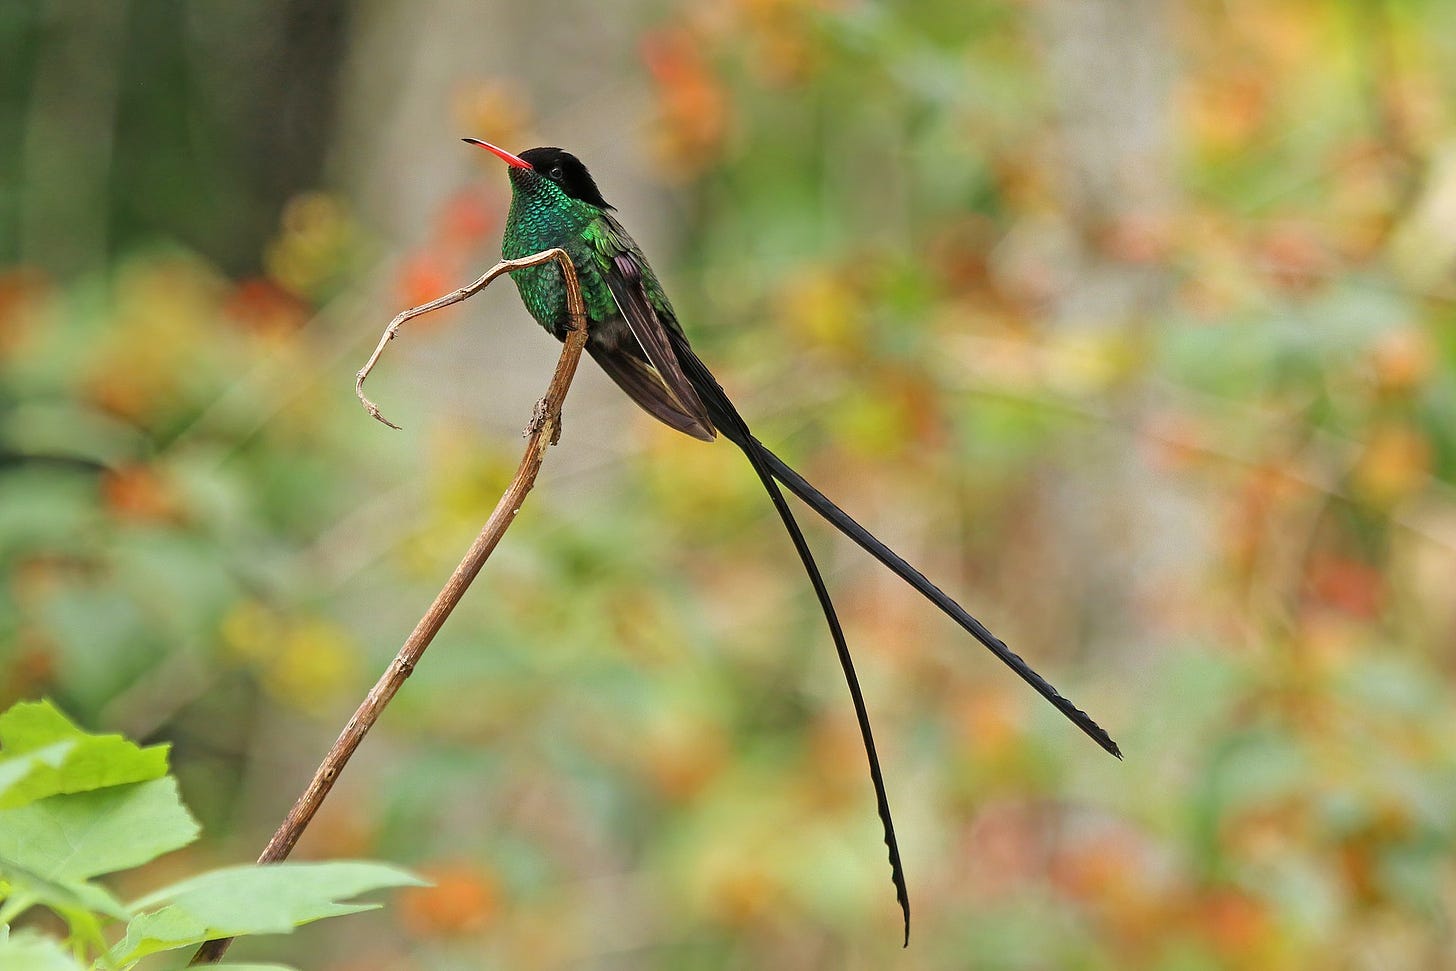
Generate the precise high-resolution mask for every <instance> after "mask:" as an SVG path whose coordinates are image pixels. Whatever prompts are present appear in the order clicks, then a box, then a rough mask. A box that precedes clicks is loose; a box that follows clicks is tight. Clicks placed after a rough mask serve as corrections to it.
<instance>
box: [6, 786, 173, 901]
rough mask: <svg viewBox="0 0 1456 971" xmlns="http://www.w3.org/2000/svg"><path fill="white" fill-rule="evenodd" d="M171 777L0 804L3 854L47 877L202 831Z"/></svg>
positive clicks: (167, 847) (119, 861) (62, 877)
mask: <svg viewBox="0 0 1456 971" xmlns="http://www.w3.org/2000/svg"><path fill="white" fill-rule="evenodd" d="M197 832H198V827H197V823H196V821H194V820H193V818H192V814H191V813H189V812H188V811H187V809H186V807H184V806H183V805H182V800H181V798H179V797H178V795H177V781H176V780H175V779H173V778H171V777H167V778H162V779H152V780H151V781H149V782H134V783H131V784H130V785H124V786H111V787H109V788H106V789H98V790H96V791H94V792H80V793H74V794H70V795H61V796H51V797H50V798H48V799H42V800H40V801H38V802H33V803H30V804H29V805H26V806H20V807H18V808H15V809H6V810H0V857H3V858H4V859H6V860H9V861H13V862H14V863H16V864H19V865H20V866H22V867H25V868H26V869H28V870H31V871H34V872H35V873H37V874H39V875H41V876H43V877H45V878H46V879H48V880H54V881H57V882H67V881H76V880H84V879H86V878H87V877H93V876H96V875H98V874H102V873H112V872H114V871H116V870H125V869H127V868H129V867H134V866H140V865H141V864H143V863H146V862H147V861H149V860H152V859H154V858H156V857H158V856H161V855H162V854H163V853H167V852H169V851H171V850H175V849H178V848H180V847H183V846H186V845H187V844H188V843H190V842H192V841H193V840H194V839H196V838H197Z"/></svg>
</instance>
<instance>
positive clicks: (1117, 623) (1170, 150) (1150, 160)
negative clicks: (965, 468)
mask: <svg viewBox="0 0 1456 971" xmlns="http://www.w3.org/2000/svg"><path fill="white" fill-rule="evenodd" d="M1038 14H1039V16H1038V21H1037V23H1038V27H1039V30H1040V34H1041V38H1042V42H1043V50H1044V54H1045V63H1046V67H1047V72H1048V74H1049V77H1050V80H1051V88H1052V92H1053V96H1054V98H1055V102H1056V105H1057V111H1058V115H1059V119H1058V121H1059V128H1058V135H1059V139H1058V141H1059V145H1058V156H1057V158H1056V159H1055V161H1054V163H1053V169H1054V171H1055V172H1056V175H1057V179H1058V183H1059V186H1058V189H1059V193H1060V196H1061V199H1062V202H1063V206H1062V212H1063V218H1064V219H1065V220H1066V221H1067V223H1068V226H1067V228H1068V230H1069V236H1070V237H1071V238H1072V239H1073V240H1075V246H1074V252H1075V261H1076V265H1075V269H1074V272H1073V273H1072V274H1071V277H1070V283H1069V284H1068V285H1067V286H1065V287H1064V288H1062V289H1061V290H1060V291H1059V292H1058V293H1057V294H1056V296H1055V298H1054V299H1053V301H1052V303H1051V305H1050V307H1049V308H1048V314H1047V326H1048V327H1049V331H1050V333H1049V337H1050V339H1051V340H1052V341H1053V342H1054V343H1058V344H1060V345H1062V346H1070V347H1072V348H1073V349H1074V351H1073V352H1074V353H1076V352H1082V353H1088V354H1092V355H1103V356H1104V358H1110V359H1111V361H1112V362H1113V363H1111V364H1109V363H1108V361H1107V360H1106V359H1104V361H1103V365H1104V366H1110V367H1111V368H1112V370H1113V371H1114V373H1117V376H1116V377H1114V378H1113V379H1112V381H1111V383H1110V384H1109V385H1108V386H1107V387H1105V388H1101V389H1089V390H1088V392H1087V393H1088V395H1089V396H1100V400H1099V401H1097V404H1098V405H1099V406H1100V407H1102V408H1103V409H1105V410H1106V411H1107V412H1108V413H1109V414H1110V415H1111V416H1112V427H1092V428H1086V429H1079V430H1078V433H1077V434H1075V435H1072V436H1069V437H1068V439H1067V441H1066V443H1065V448H1064V450H1063V453H1062V455H1061V456H1060V463H1061V465H1060V468H1059V469H1058V470H1057V471H1056V473H1055V474H1053V475H1049V476H1048V477H1047V480H1046V481H1047V483H1048V485H1047V491H1046V495H1045V498H1044V502H1045V504H1046V510H1045V512H1046V521H1047V522H1048V523H1049V524H1050V525H1051V527H1052V529H1053V530H1054V539H1053V541H1052V545H1053V546H1054V547H1055V549H1057V550H1058V560H1059V561H1060V562H1061V563H1062V564H1064V566H1063V567H1062V568H1060V569H1058V568H1057V567H1055V566H1051V568H1050V569H1049V570H1048V571H1047V573H1046V574H1045V575H1047V576H1048V577H1050V578H1055V579H1054V581H1053V582H1052V583H1050V584H1049V586H1051V587H1052V588H1054V589H1058V590H1059V591H1060V595H1059V596H1058V598H1057V601H1058V602H1059V603H1060V604H1061V611H1059V612H1052V613H1050V614H1049V615H1048V622H1049V623H1050V624H1052V625H1053V626H1054V627H1056V628H1057V629H1055V630H1050V631H1043V632H1042V633H1043V634H1044V635H1051V636H1052V637H1053V638H1055V639H1057V640H1065V642H1066V643H1088V644H1090V645H1092V648H1093V650H1096V649H1097V647H1098V646H1100V645H1106V646H1108V647H1111V646H1113V645H1114V644H1117V645H1120V646H1122V647H1123V648H1124V649H1126V648H1132V647H1134V646H1135V644H1136V638H1137V635H1138V633H1139V632H1143V633H1142V636H1143V637H1144V638H1145V637H1146V631H1147V628H1148V624H1149V620H1150V618H1149V617H1148V616H1147V615H1148V614H1149V608H1150V606H1151V605H1153V604H1155V603H1158V602H1161V600H1162V598H1163V597H1164V596H1165V595H1166V593H1167V591H1168V585H1170V584H1171V585H1175V586H1176V584H1177V583H1178V581H1179V578H1180V577H1187V576H1188V575H1189V574H1190V572H1192V571H1194V570H1195V569H1196V568H1197V567H1198V566H1199V564H1200V563H1201V562H1202V558H1201V556H1200V555H1199V554H1198V552H1197V543H1196V542H1191V541H1190V540H1189V537H1187V536H1186V535H1180V533H1186V531H1187V528H1188V526H1187V524H1188V521H1189V519H1190V518H1191V517H1187V516H1185V515H1184V513H1185V512H1188V510H1187V509H1186V503H1185V501H1184V499H1183V498H1182V497H1180V496H1179V494H1178V492H1177V489H1176V487H1175V485H1174V484H1173V482H1172V480H1171V478H1169V477H1167V476H1165V475H1163V474H1162V473H1160V472H1159V470H1158V469H1157V468H1156V466H1155V465H1154V463H1153V462H1152V461H1150V456H1149V454H1148V450H1147V449H1146V448H1145V447H1143V443H1142V441H1141V440H1140V438H1139V436H1138V430H1139V429H1140V428H1141V427H1142V426H1143V425H1144V423H1145V422H1146V420H1147V418H1148V413H1149V410H1150V407H1151V403H1150V401H1149V389H1148V388H1147V386H1146V384H1145V382H1144V379H1143V376H1142V373H1141V367H1142V365H1141V360H1140V358H1141V352H1140V350H1139V345H1140V344H1141V342H1142V340H1143V338H1144V337H1145V336H1146V335H1147V334H1148V331H1149V329H1150V328H1155V327H1157V326H1158V323H1159V318H1160V316H1161V315H1162V314H1163V313H1165V312H1166V311H1167V310H1168V308H1169V297H1170V291H1171V283H1172V281H1171V278H1170V276H1169V274H1168V272H1167V270H1166V268H1165V266H1164V265H1163V262H1162V260H1161V258H1160V257H1161V247H1162V246H1163V245H1165V243H1166V240H1167V235H1168V232H1169V230H1170V227H1171V224H1172V222H1173V219H1174V218H1175V209H1176V207H1177V205H1178V189H1177V185H1176V181H1175V175H1174V163H1175V159H1174V145H1175V135H1176V132H1175V129H1174V115H1173V96H1174V86H1175V82H1176V80H1177V71H1178V64H1177V59H1176V54H1175V51H1174V39H1173V36H1172V30H1171V27H1172V25H1171V23H1170V18H1171V15H1172V10H1171V5H1169V4H1167V3H1166V2H1165V0H1043V2H1042V3H1041V4H1040V5H1039V7H1038ZM1124 354H1127V355H1129V357H1128V359H1129V361H1130V362H1131V363H1130V364H1129V365H1128V368H1127V370H1126V372H1125V373H1122V372H1121V369H1120V368H1119V367H1118V365H1117V364H1116V362H1117V361H1118V360H1119V359H1120V358H1121V356H1122V355H1124ZM1089 496H1091V497H1099V498H1098V499H1096V500H1094V502H1093V503H1092V504H1091V505H1090V506H1089V504H1088V502H1087V498H1088V497H1089ZM1057 614H1060V615H1059V616H1058V615H1057ZM1119 656H1121V655H1119Z"/></svg>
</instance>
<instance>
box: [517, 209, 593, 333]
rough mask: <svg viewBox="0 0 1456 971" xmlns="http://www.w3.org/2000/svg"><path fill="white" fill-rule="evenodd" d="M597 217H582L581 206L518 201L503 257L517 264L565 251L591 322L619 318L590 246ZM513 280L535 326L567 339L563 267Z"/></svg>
mask: <svg viewBox="0 0 1456 971" xmlns="http://www.w3.org/2000/svg"><path fill="white" fill-rule="evenodd" d="M595 218H596V214H595V213H593V212H583V211H582V210H581V209H580V208H578V207H576V206H572V207H565V206H560V205H554V204H551V203H548V202H545V201H542V200H539V199H535V200H532V199H522V198H520V197H519V196H518V197H516V198H514V199H512V201H511V211H510V214H509V215H508V216H507V217H506V229H505V234H504V238H503V239H502V241H501V255H502V256H504V257H505V258H506V259H508V260H515V259H520V258H521V257H523V256H531V255H534V254H536V253H539V252H541V251H542V250H548V249H551V248H553V247H557V246H559V247H561V248H562V249H564V250H566V252H567V253H568V254H569V255H570V256H571V261H572V263H574V264H575V265H576V274H577V278H578V279H579V280H580V282H581V291H582V299H583V300H584V301H585V303H586V311H587V317H588V319H590V320H593V321H600V320H606V319H608V318H609V317H612V316H614V315H615V314H616V313H617V305H616V302H615V301H614V300H613V299H612V292H611V291H610V290H609V289H607V285H606V281H605V280H604V279H603V278H602V270H603V265H602V263H601V259H602V257H601V256H600V254H599V253H597V251H596V250H595V249H594V248H593V247H592V246H591V245H590V243H589V242H588V241H587V240H588V234H589V233H590V231H591V228H592V221H593V220H594V219H595ZM511 279H512V280H514V281H515V283H516V289H517V290H519V291H520V294H521V302H522V303H524V304H525V305H526V310H527V311H528V312H529V313H530V314H531V316H532V317H534V318H536V322H537V323H538V324H540V325H541V326H542V327H544V328H546V330H548V331H550V332H551V333H552V334H554V335H555V336H556V337H557V339H561V338H564V337H565V336H566V331H567V328H568V321H567V316H566V281H565V278H564V277H563V275H562V271H561V267H560V266H559V265H558V264H556V263H554V262H552V263H545V264H542V265H541V266H533V267H528V268H526V269H524V270H516V271H514V272H512V273H511Z"/></svg>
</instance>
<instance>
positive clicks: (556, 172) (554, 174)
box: [550, 165, 566, 182]
mask: <svg viewBox="0 0 1456 971" xmlns="http://www.w3.org/2000/svg"><path fill="white" fill-rule="evenodd" d="M565 174H566V173H565V172H563V171H561V166H559V165H558V166H556V167H555V168H553V169H552V170H551V172H550V175H551V178H553V179H555V180H556V181H557V182H560V181H561V178H562V176H564V175H565Z"/></svg>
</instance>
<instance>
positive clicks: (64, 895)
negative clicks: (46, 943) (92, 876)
mask: <svg viewBox="0 0 1456 971" xmlns="http://www.w3.org/2000/svg"><path fill="white" fill-rule="evenodd" d="M0 873H4V874H5V878H6V880H7V881H8V882H9V884H10V892H9V895H8V896H7V898H6V900H5V912H6V914H7V916H14V915H15V914H20V913H23V912H24V911H25V910H27V909H29V908H30V907H33V906H35V905H36V904H44V905H46V906H47V907H49V908H51V909H52V910H54V911H55V912H56V913H58V914H60V915H62V916H63V917H65V918H66V920H67V921H69V922H70V923H72V924H76V923H77V922H78V921H79V920H80V919H82V918H83V917H85V916H89V915H90V914H91V913H93V912H94V913H98V914H106V915H108V916H111V917H115V918H117V919H119V920H126V919H127V918H128V917H130V916H131V911H130V910H128V909H127V908H126V907H125V906H124V905H123V904H122V903H121V901H119V900H117V899H116V898H115V897H113V896H112V895H111V894H110V893H108V892H107V891H106V889H105V888H103V887H99V886H97V885H96V884H94V883H88V882H86V881H85V880H68V881H64V882H59V881H55V880H50V879H48V878H46V877H45V876H43V875H42V874H39V873H37V872H35V871H34V870H31V869H30V868H28V867H26V866H24V865H22V864H20V863H17V862H16V861H14V860H10V859H7V858H5V857H4V856H3V855H0Z"/></svg>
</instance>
